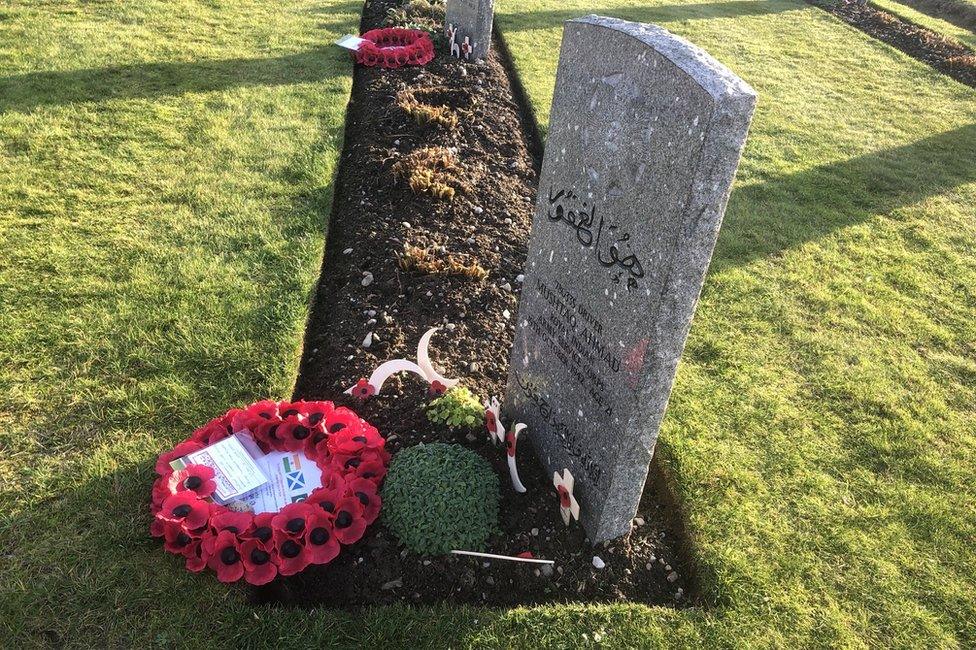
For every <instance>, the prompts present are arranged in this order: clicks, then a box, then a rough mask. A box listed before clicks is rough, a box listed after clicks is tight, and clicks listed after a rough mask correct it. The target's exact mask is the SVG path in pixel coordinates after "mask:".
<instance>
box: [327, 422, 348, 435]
mask: <svg viewBox="0 0 976 650" xmlns="http://www.w3.org/2000/svg"><path fill="white" fill-rule="evenodd" d="M345 428H346V423H345V422H336V423H335V424H333V425H332V426H331V427H329V433H338V432H339V431H342V430H343V429H345Z"/></svg>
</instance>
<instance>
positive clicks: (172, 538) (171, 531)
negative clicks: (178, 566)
mask: <svg viewBox="0 0 976 650" xmlns="http://www.w3.org/2000/svg"><path fill="white" fill-rule="evenodd" d="M200 537H201V536H200V535H198V534H196V533H192V532H189V531H187V530H186V529H185V528H183V526H181V525H180V524H175V523H173V522H163V539H164V540H165V541H164V542H163V548H165V549H166V550H167V551H169V552H170V553H173V554H174V555H184V556H185V555H187V547H188V546H191V545H192V544H193V542H199V541H200ZM191 548H192V546H191Z"/></svg>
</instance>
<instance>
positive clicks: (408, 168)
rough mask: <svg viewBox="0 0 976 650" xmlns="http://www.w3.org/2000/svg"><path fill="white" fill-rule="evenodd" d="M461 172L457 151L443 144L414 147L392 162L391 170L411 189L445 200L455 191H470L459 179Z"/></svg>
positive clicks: (450, 197)
mask: <svg viewBox="0 0 976 650" xmlns="http://www.w3.org/2000/svg"><path fill="white" fill-rule="evenodd" d="M462 173H463V170H462V169H461V166H460V164H459V163H458V158H457V154H455V153H454V152H453V151H451V150H450V149H447V148H445V147H424V148H422V149H417V150H416V151H413V152H411V153H409V154H407V155H406V156H404V157H403V158H401V159H400V160H399V161H398V162H397V163H396V164H395V165H393V174H394V175H395V176H396V177H397V178H398V179H400V180H404V181H406V182H407V183H408V184H409V185H410V189H411V190H413V191H414V193H416V194H428V195H430V196H433V197H434V198H437V199H441V200H444V201H450V200H451V199H453V198H454V193H455V191H460V192H467V191H470V187H469V186H468V184H467V183H465V182H464V181H463V180H462V179H461V175H462Z"/></svg>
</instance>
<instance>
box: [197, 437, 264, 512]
mask: <svg viewBox="0 0 976 650" xmlns="http://www.w3.org/2000/svg"><path fill="white" fill-rule="evenodd" d="M183 461H184V462H185V463H186V464H188V465H206V466H207V467H210V468H212V469H213V471H214V482H216V484H217V489H216V490H215V491H214V494H213V498H214V501H216V502H217V503H221V504H223V503H227V502H228V501H230V500H232V499H234V498H235V497H237V496H240V495H242V494H244V493H245V492H250V491H252V490H254V489H255V488H257V487H260V486H261V485H264V484H265V483H267V482H268V478H267V476H265V473H264V471H262V469H261V468H260V467H259V466H258V463H257V462H256V461H255V459H254V458H252V457H251V454H249V453H248V451H247V449H245V448H244V445H243V444H241V441H240V440H239V439H238V437H237V436H236V435H233V436H230V437H229V438H224V439H223V440H221V441H220V442H217V443H214V444H212V445H210V446H209V447H204V448H203V449H201V450H199V451H194V452H192V453H189V454H187V455H186V456H185V457H184V458H183Z"/></svg>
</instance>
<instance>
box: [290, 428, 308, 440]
mask: <svg viewBox="0 0 976 650" xmlns="http://www.w3.org/2000/svg"><path fill="white" fill-rule="evenodd" d="M310 433H311V431H309V430H308V427H305V426H302V425H300V424H299V425H298V426H297V427H295V428H294V429H293V430H292V435H293V436H295V440H304V439H305V438H307V437H308V434H310Z"/></svg>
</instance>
